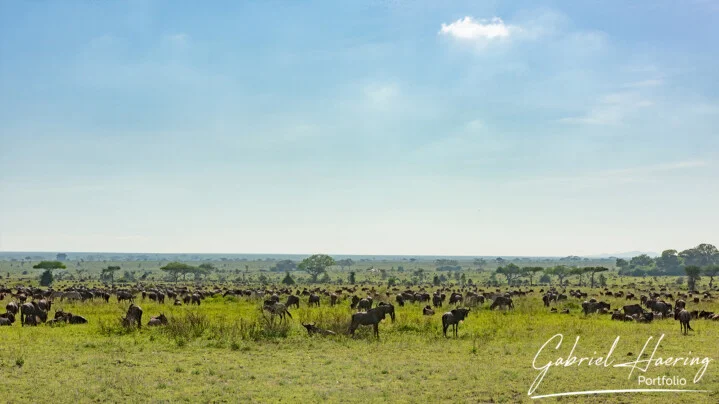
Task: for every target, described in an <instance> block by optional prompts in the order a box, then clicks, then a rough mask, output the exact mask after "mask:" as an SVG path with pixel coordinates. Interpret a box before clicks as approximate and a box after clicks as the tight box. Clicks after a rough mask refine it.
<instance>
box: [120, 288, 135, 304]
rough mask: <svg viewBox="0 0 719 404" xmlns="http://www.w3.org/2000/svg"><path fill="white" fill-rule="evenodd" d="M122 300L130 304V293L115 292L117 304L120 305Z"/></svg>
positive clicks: (131, 299)
mask: <svg viewBox="0 0 719 404" xmlns="http://www.w3.org/2000/svg"><path fill="white" fill-rule="evenodd" d="M123 300H127V301H128V302H130V303H132V302H133V300H134V298H133V296H132V293H130V292H125V291H122V290H121V291H119V292H117V302H118V303H120V302H121V301H123Z"/></svg>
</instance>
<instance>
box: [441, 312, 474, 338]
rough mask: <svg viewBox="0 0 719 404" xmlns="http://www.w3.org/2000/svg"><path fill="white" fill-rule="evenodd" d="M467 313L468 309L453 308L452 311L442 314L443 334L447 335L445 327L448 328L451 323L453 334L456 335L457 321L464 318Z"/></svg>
mask: <svg viewBox="0 0 719 404" xmlns="http://www.w3.org/2000/svg"><path fill="white" fill-rule="evenodd" d="M468 315H469V309H454V310H452V311H449V312H447V313H444V314H442V333H444V336H445V337H446V336H447V328H449V326H450V325H451V326H452V329H453V335H454V336H455V337H456V336H457V328H458V327H459V322H460V321H462V320H464V319H465V318H466V317H467V316H468Z"/></svg>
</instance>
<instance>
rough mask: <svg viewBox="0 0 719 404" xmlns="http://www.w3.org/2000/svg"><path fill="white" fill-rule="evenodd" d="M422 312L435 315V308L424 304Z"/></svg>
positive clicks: (426, 314)
mask: <svg viewBox="0 0 719 404" xmlns="http://www.w3.org/2000/svg"><path fill="white" fill-rule="evenodd" d="M422 314H423V315H425V316H434V310H432V307H430V305H426V306H424V309H422Z"/></svg>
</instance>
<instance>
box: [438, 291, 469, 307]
mask: <svg viewBox="0 0 719 404" xmlns="http://www.w3.org/2000/svg"><path fill="white" fill-rule="evenodd" d="M440 298H441V297H440ZM462 300H464V297H463V296H462V294H461V293H452V295H451V296H449V304H460V303H462Z"/></svg>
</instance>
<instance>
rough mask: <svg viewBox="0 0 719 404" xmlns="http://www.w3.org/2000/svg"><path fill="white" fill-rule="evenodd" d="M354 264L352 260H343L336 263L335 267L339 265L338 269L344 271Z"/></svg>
mask: <svg viewBox="0 0 719 404" xmlns="http://www.w3.org/2000/svg"><path fill="white" fill-rule="evenodd" d="M354 264H355V262H354V261H353V260H352V258H345V259H343V260H339V261H337V265H339V266H340V269H342V270H344V269H345V268H351V267H352V265H354Z"/></svg>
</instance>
